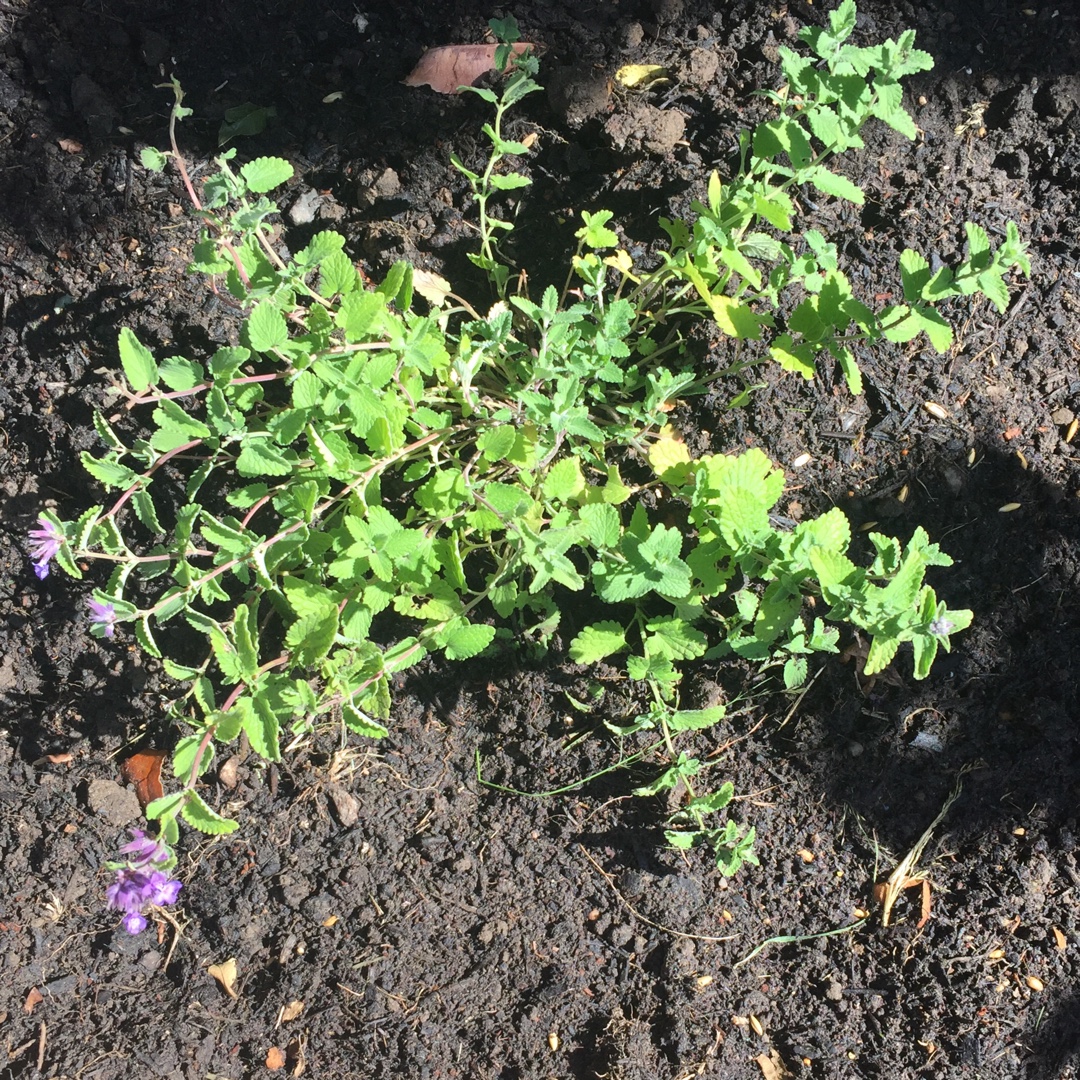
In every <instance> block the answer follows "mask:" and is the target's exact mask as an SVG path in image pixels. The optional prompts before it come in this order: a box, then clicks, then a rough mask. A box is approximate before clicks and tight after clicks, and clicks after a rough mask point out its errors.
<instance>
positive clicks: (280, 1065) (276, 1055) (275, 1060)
mask: <svg viewBox="0 0 1080 1080" xmlns="http://www.w3.org/2000/svg"><path fill="white" fill-rule="evenodd" d="M266 1067H267V1068H268V1069H269V1070H270V1071H271V1072H277V1071H278V1069H284V1068H285V1055H284V1053H282V1051H281V1050H279V1049H278V1048H277V1047H276V1046H271V1047H270V1049H269V1050H267V1051H266Z"/></svg>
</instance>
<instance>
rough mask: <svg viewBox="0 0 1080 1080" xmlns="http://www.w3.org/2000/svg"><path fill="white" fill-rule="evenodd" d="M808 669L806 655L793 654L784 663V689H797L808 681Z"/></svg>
mask: <svg viewBox="0 0 1080 1080" xmlns="http://www.w3.org/2000/svg"><path fill="white" fill-rule="evenodd" d="M808 671H809V667H808V665H807V662H806V657H805V656H792V657H791V658H790V659H789V660H787V661H786V662H785V664H784V689H785V690H797V689H798V688H799V687H800V686H802V684H803V683H804V682H806V675H807V672H808Z"/></svg>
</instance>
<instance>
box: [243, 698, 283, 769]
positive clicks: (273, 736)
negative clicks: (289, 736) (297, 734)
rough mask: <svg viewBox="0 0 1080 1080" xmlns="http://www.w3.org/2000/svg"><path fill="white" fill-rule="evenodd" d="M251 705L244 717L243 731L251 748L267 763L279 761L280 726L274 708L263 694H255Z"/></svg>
mask: <svg viewBox="0 0 1080 1080" xmlns="http://www.w3.org/2000/svg"><path fill="white" fill-rule="evenodd" d="M252 704H253V705H254V708H252V709H251V710H250V711H249V712H248V714H247V715H246V716H245V717H244V731H245V732H246V734H247V737H248V739H249V741H250V742H251V748H252V749H253V750H254V751H255V753H256V754H258V755H259V757H261V758H265V760H267V761H280V760H281V748H280V745H279V743H278V735H279V732H280V729H281V725H280V722H279V721H278V717H277V715H276V713H275V712H274V708H273V706H272V705H271V704H270V702H269V701H268V700H267V697H266V694H265V693H257V694H256V695H255V698H254V701H253V703H252Z"/></svg>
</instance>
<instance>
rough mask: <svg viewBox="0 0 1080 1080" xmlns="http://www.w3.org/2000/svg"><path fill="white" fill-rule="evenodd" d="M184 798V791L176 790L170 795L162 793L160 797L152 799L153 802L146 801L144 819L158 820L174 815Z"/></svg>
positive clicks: (185, 793) (185, 795) (185, 794)
mask: <svg viewBox="0 0 1080 1080" xmlns="http://www.w3.org/2000/svg"><path fill="white" fill-rule="evenodd" d="M186 798H187V792H186V791H177V792H174V793H173V794H172V795H163V796H162V797H161V798H160V799H154V800H153V802H150V803H147V806H146V810H145V811H143V812H144V813H145V814H146V820H147V821H158V820H160V819H161V818H171V817H174V816H175V815H176V814H177V812H178V811H179V809H180V806H181V804H182V803H183V802H184V800H185V799H186Z"/></svg>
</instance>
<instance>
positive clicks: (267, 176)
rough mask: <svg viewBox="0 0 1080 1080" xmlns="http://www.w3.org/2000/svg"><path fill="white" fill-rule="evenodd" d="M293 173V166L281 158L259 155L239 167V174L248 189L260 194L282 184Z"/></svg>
mask: <svg viewBox="0 0 1080 1080" xmlns="http://www.w3.org/2000/svg"><path fill="white" fill-rule="evenodd" d="M292 174H293V167H292V166H291V165H290V164H289V163H288V162H287V161H285V160H284V159H283V158H276V157H261V158H256V159H255V160H254V161H249V162H248V163H247V164H246V165H244V166H243V167H242V168H241V169H240V175H241V176H242V177H243V178H244V182H245V183H246V184H247V186H248V190H249V191H254V192H255V193H256V194H261V193H262V192H264V191H270V190H271V188H276V187H277V186H278V185H279V184H284V183H285V181H286V180H288V179H289V178H290V177H291V176H292Z"/></svg>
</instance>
